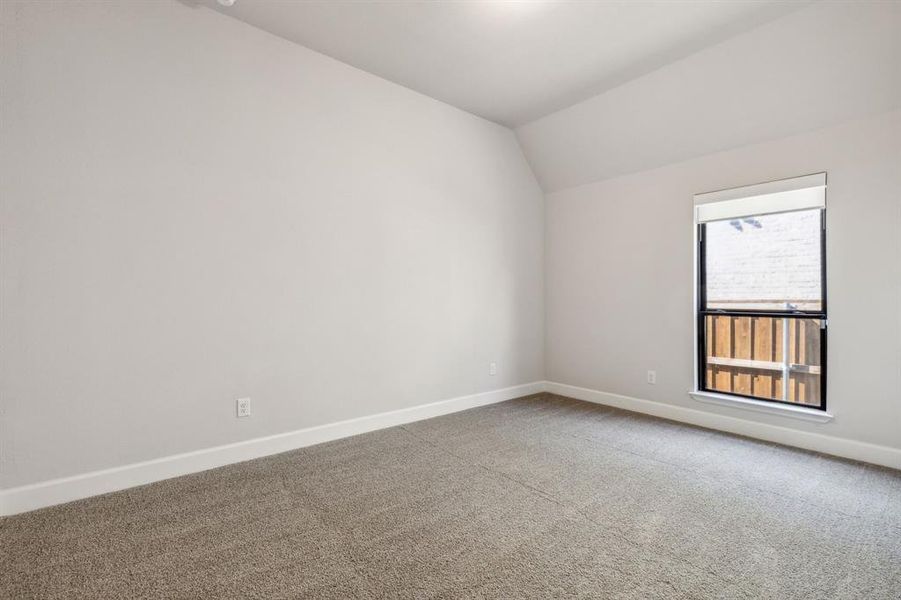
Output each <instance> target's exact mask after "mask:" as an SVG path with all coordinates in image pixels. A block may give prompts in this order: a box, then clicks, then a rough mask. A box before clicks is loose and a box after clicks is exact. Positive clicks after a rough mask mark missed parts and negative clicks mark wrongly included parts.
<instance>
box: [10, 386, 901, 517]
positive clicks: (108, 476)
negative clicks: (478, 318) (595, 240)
mask: <svg viewBox="0 0 901 600" xmlns="http://www.w3.org/2000/svg"><path fill="white" fill-rule="evenodd" d="M541 392H550V393H553V394H558V395H560V396H566V397H569V398H575V399H577V400H584V401H586V402H593V403H595V404H603V405H606V406H613V407H616V408H622V409H625V410H631V411H634V412H640V413H644V414H648V415H653V416H655V417H662V418H664V419H671V420H673V421H681V422H683V423H689V424H692V425H698V426H700V427H708V428H710V429H718V430H721V431H727V432H730V433H736V434H739V435H746V436H749V437H753V438H757V439H761V440H766V441H769V442H776V443H779V444H785V445H788V446H796V447H799V448H805V449H807V450H814V451H816V452H822V453H824V454H831V455H834V456H841V457H844V458H850V459H853V460H860V461H864V462H868V463H873V464H877V465H883V466H886V467H891V468H894V469H901V449H899V448H891V447H889V446H879V445H877V444H869V443H867V442H859V441H855V440H849V439H846V438H838V437H834V436H829V435H824V434H821V433H813V432H808V431H799V430H797V429H792V428H789V427H780V426H777V425H769V424H766V423H760V422H757V421H750V420H747V419H741V418H737V417H729V416H725V415H720V414H715V413H710V412H706V411H702V410H695V409H692V408H685V407H681V406H674V405H672V404H664V403H661V402H654V401H652V400H643V399H641V398H632V397H629V396H622V395H619V394H611V393H607V392H601V391H598V390H592V389H588V388H583V387H577V386H573V385H567V384H563V383H556V382H553V381H536V382H532V383H526V384H522V385H517V386H513V387H508V388H503V389H499V390H492V391H489V392H482V393H479V394H473V395H470V396H461V397H458V398H451V399H450V400H442V401H440V402H433V403H431V404H423V405H420V406H413V407H410V408H403V409H400V410H395V411H391V412H386V413H380V414H376V415H370V416H366V417H359V418H356V419H349V420H347V421H339V422H337V423H329V424H326V425H319V426H317V427H309V428H307V429H299V430H297V431H289V432H287V433H280V434H277V435H271V436H267V437H262V438H256V439H252V440H246V441H243V442H236V443H234V444H227V445H224V446H216V447H213V448H205V449H203V450H197V451H194V452H186V453H184V454H176V455H173V456H165V457H162V458H157V459H154V460H148V461H144V462H140V463H134V464H130V465H124V466H121V467H115V468H111V469H104V470H102V471H92V472H90V473H83V474H80V475H74V476H71V477H64V478H61V479H53V480H50V481H43V482H40V483H35V484H31V485H25V486H21V487H16V488H11V489H7V490H0V516H4V515H14V514H18V513H21V512H26V511H29V510H35V509H38V508H43V507H46V506H52V505H54V504H61V503H64V502H70V501H72V500H79V499H82V498H88V497H90V496H96V495H99V494H105V493H108V492H114V491H118V490H123V489H127V488H130V487H135V486H138V485H144V484H147V483H153V482H154V481H161V480H163V479H169V478H172V477H178V476H181V475H188V474H190V473H197V472H200V471H206V470H208V469H214V468H216V467H222V466H225V465H229V464H233V463H238V462H243V461H245V460H252V459H254V458H260V457H263V456H269V455H271V454H278V453H280V452H287V451H289V450H295V449H297V448H303V447H305V446H312V445H314V444H321V443H323V442H328V441H332V440H337V439H340V438H344V437H348V436H352V435H357V434H360V433H366V432H369V431H375V430H378V429H384V428H386V427H393V426H395V425H403V424H404V423H412V422H414V421H421V420H423V419H429V418H432V417H438V416H441V415H446V414H450V413H454V412H459V411H462V410H467V409H470V408H476V407H479V406H485V405H488V404H494V403H497V402H503V401H505V400H512V399H513V398H519V397H522V396H529V395H532V394H538V393H541Z"/></svg>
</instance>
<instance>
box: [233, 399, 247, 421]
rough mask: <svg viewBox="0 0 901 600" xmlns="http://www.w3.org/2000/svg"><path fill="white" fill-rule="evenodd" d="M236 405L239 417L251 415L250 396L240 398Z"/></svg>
mask: <svg viewBox="0 0 901 600" xmlns="http://www.w3.org/2000/svg"><path fill="white" fill-rule="evenodd" d="M235 406H236V408H237V414H238V416H239V417H249V416H250V398H238V400H237V402H236V403H235Z"/></svg>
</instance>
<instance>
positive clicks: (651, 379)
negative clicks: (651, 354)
mask: <svg viewBox="0 0 901 600" xmlns="http://www.w3.org/2000/svg"><path fill="white" fill-rule="evenodd" d="M648 383H650V384H651V385H656V384H657V371H648Z"/></svg>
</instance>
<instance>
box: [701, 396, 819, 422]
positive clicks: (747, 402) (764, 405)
mask: <svg viewBox="0 0 901 600" xmlns="http://www.w3.org/2000/svg"><path fill="white" fill-rule="evenodd" d="M688 393H689V395H691V397H692V398H694V399H695V400H697V401H698V402H705V403H707V404H718V405H720V406H729V407H732V408H740V409H742V410H749V411H753V412H759V413H767V414H771V415H779V416H782V417H789V418H791V419H800V420H802V421H811V422H814V423H828V422H829V421H831V420H832V419H833V416H832V415H831V414H829V413H828V412H826V411H824V410H817V409H815V408H804V407H802V406H789V405H787V404H774V403H772V402H766V401H764V400H752V399H751V398H740V397H737V396H730V395H728V394H716V393H714V392H697V391H696V392H688Z"/></svg>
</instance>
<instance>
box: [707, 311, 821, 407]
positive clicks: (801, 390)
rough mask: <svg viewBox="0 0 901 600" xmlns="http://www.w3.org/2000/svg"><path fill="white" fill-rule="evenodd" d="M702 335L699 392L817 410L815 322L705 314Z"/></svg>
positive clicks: (817, 322) (818, 379)
mask: <svg viewBox="0 0 901 600" xmlns="http://www.w3.org/2000/svg"><path fill="white" fill-rule="evenodd" d="M705 334H706V336H707V338H706V343H705V347H706V353H707V356H706V357H705V368H704V387H705V389H708V390H711V391H716V392H723V393H729V394H741V395H743V396H753V397H756V398H763V399H767V400H779V401H782V402H791V403H793V404H802V405H806V406H816V407H819V406H821V404H822V400H821V398H822V396H821V390H822V388H821V383H820V382H821V378H822V368H821V367H822V364H821V354H820V345H821V340H822V329H820V320H819V319H795V318H783V317H733V316H726V315H708V316H707V317H706V327H705ZM786 350H787V352H786ZM786 378H787V379H786Z"/></svg>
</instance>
